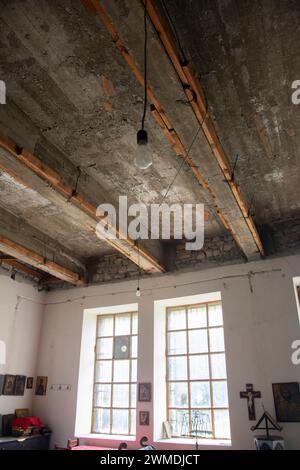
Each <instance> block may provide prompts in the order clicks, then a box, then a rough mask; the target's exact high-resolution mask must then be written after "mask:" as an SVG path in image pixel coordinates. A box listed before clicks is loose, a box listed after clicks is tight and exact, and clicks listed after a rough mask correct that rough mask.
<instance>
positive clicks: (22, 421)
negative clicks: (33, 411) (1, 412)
mask: <svg viewBox="0 0 300 470" xmlns="http://www.w3.org/2000/svg"><path fill="white" fill-rule="evenodd" d="M11 424H12V432H11V434H12V436H17V437H20V436H29V435H30V434H40V431H41V428H42V426H43V424H42V422H41V420H40V419H39V418H36V417H35V416H23V417H21V418H15V419H14V420H13V421H12V423H11Z"/></svg>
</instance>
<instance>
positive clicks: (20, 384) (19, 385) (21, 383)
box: [14, 375, 26, 396]
mask: <svg viewBox="0 0 300 470" xmlns="http://www.w3.org/2000/svg"><path fill="white" fill-rule="evenodd" d="M25 382H26V376H25V375H16V382H15V391H14V395H18V396H22V395H24V390H25Z"/></svg>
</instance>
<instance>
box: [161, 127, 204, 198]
mask: <svg viewBox="0 0 300 470" xmlns="http://www.w3.org/2000/svg"><path fill="white" fill-rule="evenodd" d="M202 124H203V121H202V123H201V124H199V126H198V129H197V131H196V133H195V135H194V137H193V140H192V142H191V144H190V146H189V148H188V149H187V152H186V155H185V157H184V158H183V159H182V161H181V164H180V165H179V168H178V170H177V172H176V174H175V176H174V178H173V179H172V181H171V183H170V184H169V186H168V189H167V191H166V192H165V194H164V196H163V198H162V200H161V202H160V204H159V206H161V205H162V203H163V202H164V200H165V199H166V197H167V195H168V194H169V192H170V189H171V188H172V186H173V184H174V183H175V180H176V178H177V176H178V175H179V173H180V171H181V169H182V167H183V165H184V164H185V162H186V161H187V159H188V157H189V154H190V151H191V150H192V148H193V145H194V143H195V142H196V139H197V137H198V134H199V132H200V129H201V128H202Z"/></svg>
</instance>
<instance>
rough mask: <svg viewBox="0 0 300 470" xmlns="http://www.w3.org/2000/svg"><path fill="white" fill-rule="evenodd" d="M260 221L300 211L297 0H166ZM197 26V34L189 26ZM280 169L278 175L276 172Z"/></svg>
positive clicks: (299, 20)
mask: <svg viewBox="0 0 300 470" xmlns="http://www.w3.org/2000/svg"><path fill="white" fill-rule="evenodd" d="M165 3H166V5H167V7H168V10H169V12H170V15H171V17H172V19H173V21H174V24H175V26H176V29H177V32H178V36H179V38H180V42H181V44H182V47H183V49H184V51H185V53H186V56H187V57H188V58H189V59H190V60H191V62H192V63H193V66H194V68H195V70H196V72H197V74H198V76H199V78H200V81H201V83H202V85H203V86H204V89H205V92H206V94H207V98H208V101H209V103H210V105H211V108H212V110H213V112H214V117H215V122H216V125H217V128H218V133H219V135H220V136H221V141H222V144H223V145H224V147H225V149H226V151H227V154H228V156H229V158H230V160H231V162H232V164H233V163H234V162H235V159H236V156H237V155H239V159H238V162H237V165H236V179H237V181H238V183H239V184H240V186H241V188H242V191H243V193H244V194H245V196H246V198H247V199H248V201H251V200H252V199H253V206H252V209H253V212H254V215H255V220H256V221H257V223H258V224H267V223H271V222H272V220H274V219H276V220H277V219H281V220H285V219H288V218H289V217H290V216H291V215H293V216H295V213H297V214H298V217H299V215H300V157H299V145H300V133H299V129H300V107H299V106H296V105H293V104H292V101H291V94H292V89H291V85H292V82H293V81H294V80H296V79H299V76H300V56H299V51H298V49H299V42H300V28H299V23H300V3H299V1H297V0H291V1H289V2H285V1H275V0H266V1H259V0H254V1H252V0H251V1H250V0H244V1H243V2H241V1H238V0H226V1H225V0H218V1H217V0H210V1H206V0H191V1H189V2H185V1H184V0H176V1H170V0H165ZM196 31H197V34H195V32H196ZM281 175H282V176H281Z"/></svg>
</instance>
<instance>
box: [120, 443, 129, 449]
mask: <svg viewBox="0 0 300 470" xmlns="http://www.w3.org/2000/svg"><path fill="white" fill-rule="evenodd" d="M127 447H128V445H127V444H126V442H121V444H120V445H119V447H118V450H125V449H127Z"/></svg>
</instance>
